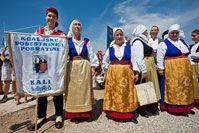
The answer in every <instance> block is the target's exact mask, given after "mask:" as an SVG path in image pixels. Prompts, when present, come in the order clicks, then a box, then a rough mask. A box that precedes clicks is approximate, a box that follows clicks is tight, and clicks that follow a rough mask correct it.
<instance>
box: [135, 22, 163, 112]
mask: <svg viewBox="0 0 199 133" xmlns="http://www.w3.org/2000/svg"><path fill="white" fill-rule="evenodd" d="M132 35H133V42H132V46H133V51H134V52H135V60H136V62H137V64H138V68H139V70H140V71H141V75H140V80H139V81H138V82H136V84H140V83H144V82H146V81H151V82H153V85H154V88H155V93H156V96H157V100H158V101H159V100H160V98H161V97H160V88H159V83H158V76H157V71H156V66H155V61H154V57H153V48H152V47H150V46H148V38H147V36H148V32H147V28H146V27H145V26H144V25H141V24H139V25H138V26H137V27H136V28H135V29H134V30H133V33H132ZM145 107H146V108H147V109H148V110H149V111H151V112H152V113H153V114H158V111H157V109H156V108H155V107H154V106H153V104H150V105H146V106H145ZM145 107H144V106H140V107H139V108H138V109H139V113H140V114H141V115H142V116H147V115H148V114H147V112H146V111H145V109H144V108H145Z"/></svg>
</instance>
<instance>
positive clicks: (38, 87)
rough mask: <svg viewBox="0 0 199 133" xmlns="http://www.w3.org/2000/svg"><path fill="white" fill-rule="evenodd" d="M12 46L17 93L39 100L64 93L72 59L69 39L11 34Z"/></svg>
mask: <svg viewBox="0 0 199 133" xmlns="http://www.w3.org/2000/svg"><path fill="white" fill-rule="evenodd" d="M8 46H9V50H10V54H11V60H12V65H13V68H14V72H15V77H16V84H17V93H19V94H23V93H26V94H29V95H33V96H37V97H38V96H48V95H57V94H60V93H62V92H63V91H64V88H65V87H64V81H65V80H64V79H65V75H66V70H67V68H66V67H67V55H68V39H67V38H66V37H64V36H46V35H36V34H25V33H8Z"/></svg>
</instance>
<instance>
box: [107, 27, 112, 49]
mask: <svg viewBox="0 0 199 133" xmlns="http://www.w3.org/2000/svg"><path fill="white" fill-rule="evenodd" d="M112 41H113V29H112V28H111V27H109V26H107V48H108V47H109V45H110V43H111V42H112Z"/></svg>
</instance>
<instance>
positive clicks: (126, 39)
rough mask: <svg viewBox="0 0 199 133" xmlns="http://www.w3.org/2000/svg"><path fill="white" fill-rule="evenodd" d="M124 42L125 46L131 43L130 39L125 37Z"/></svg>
mask: <svg viewBox="0 0 199 133" xmlns="http://www.w3.org/2000/svg"><path fill="white" fill-rule="evenodd" d="M125 41H126V43H127V44H130V43H131V38H130V37H128V36H125Z"/></svg>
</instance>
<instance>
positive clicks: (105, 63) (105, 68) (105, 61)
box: [102, 49, 110, 70]
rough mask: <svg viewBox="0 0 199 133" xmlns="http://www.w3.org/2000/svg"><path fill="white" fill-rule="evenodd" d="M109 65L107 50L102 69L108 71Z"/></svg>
mask: <svg viewBox="0 0 199 133" xmlns="http://www.w3.org/2000/svg"><path fill="white" fill-rule="evenodd" d="M109 65H110V58H109V49H107V50H106V53H105V55H104V57H103V62H102V69H104V70H108V67H109Z"/></svg>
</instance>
